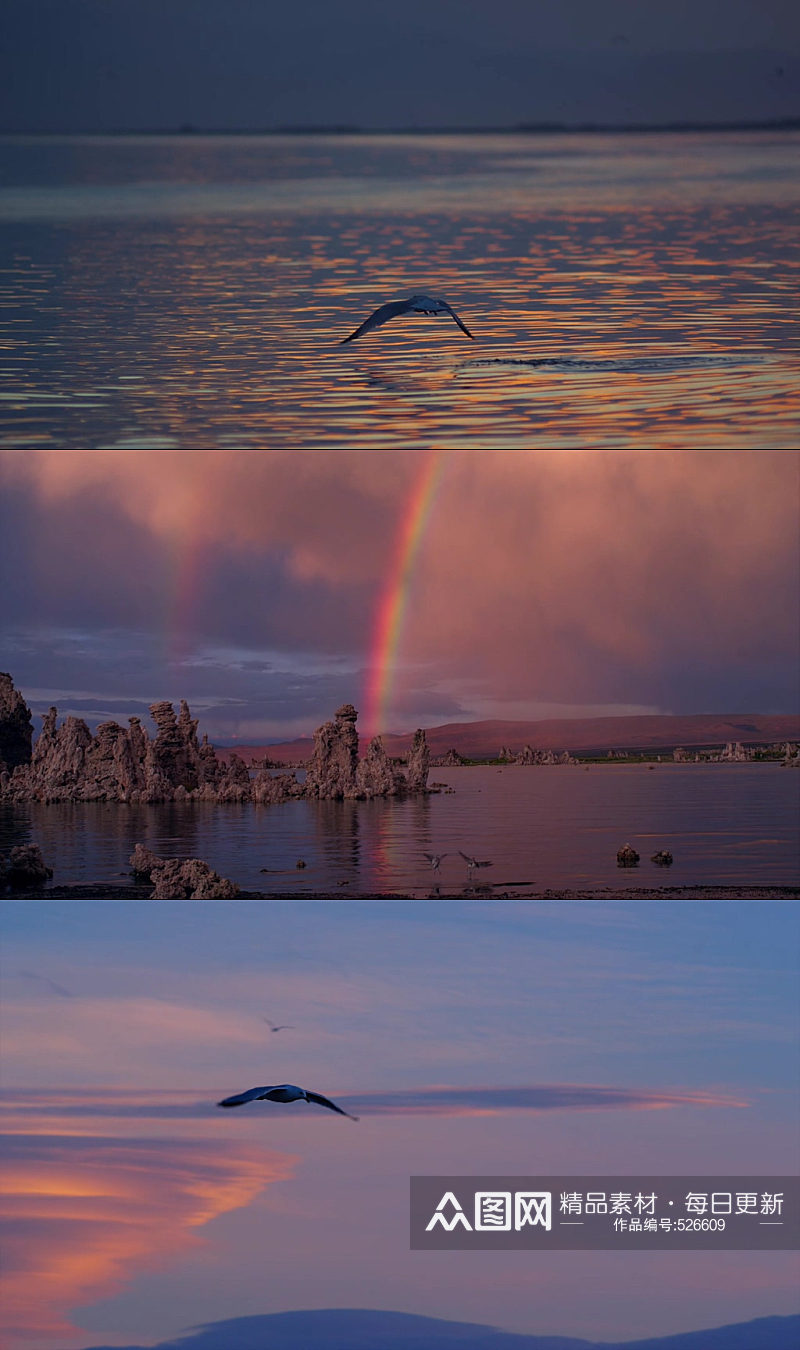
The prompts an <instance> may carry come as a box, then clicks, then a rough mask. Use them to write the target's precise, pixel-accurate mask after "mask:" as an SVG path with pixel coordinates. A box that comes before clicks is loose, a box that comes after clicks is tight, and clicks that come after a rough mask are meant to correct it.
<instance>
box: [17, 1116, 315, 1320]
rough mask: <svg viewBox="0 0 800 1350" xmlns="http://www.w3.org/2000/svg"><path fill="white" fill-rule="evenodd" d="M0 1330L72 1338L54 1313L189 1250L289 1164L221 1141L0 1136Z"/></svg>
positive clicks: (102, 1294) (288, 1171) (290, 1165)
mask: <svg viewBox="0 0 800 1350" xmlns="http://www.w3.org/2000/svg"><path fill="white" fill-rule="evenodd" d="M4 1154H5V1157H6V1168H5V1177H4V1182H3V1190H4V1206H3V1208H4V1215H5V1218H4V1223H3V1227H4V1229H5V1237H4V1249H5V1251H6V1261H7V1270H6V1280H5V1285H6V1290H5V1297H4V1306H5V1318H4V1320H5V1325H6V1330H7V1332H8V1334H9V1335H12V1336H14V1337H20V1338H21V1339H27V1338H33V1337H40V1338H43V1337H56V1336H59V1337H64V1336H68V1337H74V1336H75V1334H76V1332H75V1328H74V1327H72V1326H71V1325H70V1324H69V1322H68V1321H67V1320H66V1318H65V1316H64V1313H63V1309H64V1308H69V1307H74V1306H75V1305H77V1304H81V1303H86V1302H92V1301H94V1300H96V1299H99V1298H103V1297H107V1296H108V1295H109V1294H111V1293H113V1292H115V1291H116V1290H118V1289H120V1288H121V1287H122V1286H123V1285H125V1284H127V1283H128V1282H129V1281H130V1280H131V1279H132V1278H133V1276H134V1275H135V1274H136V1273H138V1272H139V1271H143V1270H153V1269H158V1268H159V1267H162V1266H163V1265H164V1264H165V1263H167V1264H168V1263H171V1262H174V1261H175V1260H176V1259H177V1258H178V1257H179V1256H180V1254H181V1253H183V1252H185V1251H186V1250H187V1249H190V1248H192V1247H196V1246H198V1245H199V1243H200V1241H201V1238H200V1237H199V1236H198V1234H197V1231H196V1230H197V1229H200V1228H202V1227H204V1225H205V1224H207V1223H208V1222H209V1221H210V1220H211V1219H213V1218H215V1217H216V1216H217V1215H219V1214H224V1213H227V1212H228V1211H230V1210H232V1209H238V1208H240V1207H242V1206H245V1205H248V1204H249V1203H250V1201H251V1200H252V1199H253V1197H254V1196H255V1195H257V1194H258V1193H259V1191H261V1190H263V1188H264V1187H265V1186H268V1185H270V1184H271V1183H273V1182H275V1181H281V1180H285V1179H286V1178H287V1177H289V1176H291V1174H292V1168H293V1163H294V1159H292V1158H291V1157H289V1156H287V1155H282V1154H279V1153H270V1152H267V1151H266V1150H263V1149H256V1148H252V1147H248V1146H247V1145H246V1144H245V1145H243V1144H241V1143H240V1142H239V1141H229V1143H228V1145H227V1146H226V1148H225V1150H224V1151H220V1150H219V1149H218V1148H217V1147H216V1146H215V1145H214V1143H213V1142H211V1143H205V1142H201V1141H194V1140H190V1139H180V1140H176V1141H169V1140H165V1139H135V1140H134V1139H129V1140H116V1139H105V1138H102V1137H99V1136H96V1135H88V1136H87V1137H85V1138H74V1137H73V1138H71V1139H66V1140H65V1139H62V1138H60V1137H59V1136H58V1133H57V1128H56V1125H55V1123H53V1128H52V1132H51V1134H50V1135H49V1136H39V1137H37V1136H36V1135H35V1134H32V1135H29V1137H27V1138H23V1137H20V1136H19V1135H16V1136H10V1137H6V1139H5V1140H4Z"/></svg>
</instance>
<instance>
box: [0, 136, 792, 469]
mask: <svg viewBox="0 0 800 1350" xmlns="http://www.w3.org/2000/svg"><path fill="white" fill-rule="evenodd" d="M798 139H800V138H798V136H797V135H796V134H794V133H783V134H780V135H778V134H774V135H773V134H768V133H763V132H761V133H741V134H734V133H726V134H717V135H713V136H712V135H701V134H696V135H695V134H693V135H668V134H663V135H647V136H644V135H639V136H637V135H628V136H606V135H596V136H578V135H573V136H564V135H552V136H550V135H547V136H523V135H506V136H499V135H498V136H469V135H458V136H417V137H414V136H373V137H359V136H341V137H311V136H309V137H292V136H287V137H258V136H249V137H238V136H223V137H202V136H183V137H84V138H81V137H62V138H23V137H16V138H12V137H5V138H0V174H1V175H2V179H3V181H4V183H6V184H7V186H6V187H4V188H3V189H1V190H0V243H1V245H2V250H3V257H4V262H3V283H4V292H5V299H4V305H3V310H2V314H3V319H2V342H3V358H2V375H3V389H2V393H0V417H1V418H2V422H0V445H5V446H23V447H24V446H56V447H63V448H72V447H75V448H82V447H95V448H97V447H109V448H110V447H133V448H146V447H179V448H181V447H187V448H190V447H200V446H213V447H221V448H225V447H247V446H255V447H257V446H262V445H267V446H271V447H291V446H297V447H303V446H332V447H335V446H359V445H369V446H387V447H398V448H399V447H406V446H418V445H423V444H440V445H448V446H479V447H512V448H513V447H524V446H530V445H543V446H550V445H552V446H573V445H581V446H582V445H586V444H593V445H594V444H596V445H604V446H628V445H637V444H639V443H642V444H647V445H652V446H659V445H661V446H689V447H698V446H703V445H707V446H723V445H724V446H728V445H730V446H744V445H770V446H790V445H793V444H795V443H796V441H797V437H798V432H799V431H800V413H799V411H798V394H797V387H798V386H797V378H796V372H797V363H796V357H797V352H798V347H800V341H798V327H797V324H796V320H795V318H794V311H793V304H794V300H795V298H796V283H797V266H798V255H797V250H796V225H797V214H798V211H797V207H798V201H799V200H800V188H798V184H797V179H796V173H795V172H794V161H795V158H796V153H797V143H798ZM414 291H423V292H424V291H429V292H430V291H433V293H434V294H436V293H439V294H442V295H444V296H445V297H446V298H447V299H448V300H449V301H450V302H451V304H453V305H454V306H455V308H456V309H457V310H458V311H459V313H460V314H461V315H462V317H463V318H464V319H465V321H466V322H467V325H468V327H469V328H470V329H471V331H472V332H473V333H474V334H475V337H476V341H475V343H474V344H473V343H471V342H469V341H468V340H467V339H466V338H465V337H464V336H463V334H462V333H460V332H459V330H458V329H457V328H456V326H455V324H453V323H452V321H451V320H450V319H449V318H445V319H433V318H422V317H419V318H417V317H414V318H406V319H401V320H395V321H393V322H392V324H390V325H389V326H388V327H386V328H383V329H381V330H379V331H378V332H374V333H371V334H369V335H368V336H367V337H366V338H364V339H360V340H359V341H358V342H357V343H354V344H352V345H348V346H347V347H344V348H341V347H340V346H339V345H338V344H339V342H340V341H341V339H342V338H343V337H345V336H346V335H347V334H348V333H350V332H352V330H353V328H354V327H355V326H356V325H357V324H358V323H359V322H360V321H361V320H362V319H363V318H364V317H366V315H368V314H369V313H370V312H371V311H372V310H373V309H374V308H375V307H376V306H377V305H379V304H380V303H382V302H383V301H384V300H386V299H388V298H392V297H397V296H402V295H408V294H410V293H412V292H414Z"/></svg>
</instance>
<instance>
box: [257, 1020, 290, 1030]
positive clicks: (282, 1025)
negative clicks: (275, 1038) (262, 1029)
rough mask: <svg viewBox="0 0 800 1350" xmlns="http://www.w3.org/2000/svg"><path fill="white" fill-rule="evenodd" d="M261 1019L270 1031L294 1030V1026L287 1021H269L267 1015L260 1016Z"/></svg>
mask: <svg viewBox="0 0 800 1350" xmlns="http://www.w3.org/2000/svg"><path fill="white" fill-rule="evenodd" d="M261 1020H262V1022H266V1024H267V1026H268V1027H269V1029H270V1031H294V1027H293V1026H292V1025H291V1023H289V1022H280V1023H278V1024H276V1023H275V1022H270V1020H269V1018H268V1017H262V1019H261Z"/></svg>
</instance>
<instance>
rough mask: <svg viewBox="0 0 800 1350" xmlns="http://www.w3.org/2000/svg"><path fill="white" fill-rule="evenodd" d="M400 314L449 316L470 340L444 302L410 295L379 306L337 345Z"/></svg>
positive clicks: (429, 297)
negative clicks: (406, 298)
mask: <svg viewBox="0 0 800 1350" xmlns="http://www.w3.org/2000/svg"><path fill="white" fill-rule="evenodd" d="M401 314H449V315H450V317H451V318H453V319H455V321H456V323H457V324H458V326H459V328H460V329H461V331H462V333H466V335H467V337H468V338H472V341H473V342H474V341H475V339H474V337H472V334H471V332H470V331H469V329H468V328H467V327H465V325H464V324H463V323H462V322H461V320H460V319H459V317H458V315H457V314H456V312H455V310H454V309H451V308H450V306H449V305H448V303H447V301H446V300H441V299H437V298H436V297H434V296H432V295H412V296H410V297H409V298H408V300H390V301H389V303H388V304H386V305H381V306H380V308H379V309H376V310H375V313H374V314H370V316H369V318H368V319H365V320H364V322H363V323H362V324H361V325H360V326H359V327H358V328H357V329H356V330H355V332H354V333H351V334H350V336H349V337H346V338H342V341H341V342H340V343H339V346H340V347H343V346H344V344H345V343H346V342H353V341H354V339H355V338H360V337H363V336H364V334H365V333H371V332H372V329H373V328H380V326H381V324H383V323H388V322H389V320H390V319H397V318H399V317H400V315H401Z"/></svg>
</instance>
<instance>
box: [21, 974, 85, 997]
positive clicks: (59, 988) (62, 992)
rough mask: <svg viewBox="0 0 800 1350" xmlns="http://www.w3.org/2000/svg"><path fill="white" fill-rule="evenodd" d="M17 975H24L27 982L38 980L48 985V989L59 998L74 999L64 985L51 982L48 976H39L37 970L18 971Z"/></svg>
mask: <svg viewBox="0 0 800 1350" xmlns="http://www.w3.org/2000/svg"><path fill="white" fill-rule="evenodd" d="M17 974H18V975H22V976H23V977H24V978H25V979H26V980H38V981H39V982H40V984H46V985H47V987H48V989H51V990H52V991H53V993H54V994H58V996H59V998H72V997H73V995H72V994H71V993H70V991H69V989H65V988H64V986H63V984H56V982H55V980H51V979H50V978H49V976H47V975H38V974H37V972H36V971H35V970H18V971H17Z"/></svg>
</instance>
